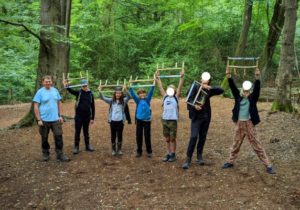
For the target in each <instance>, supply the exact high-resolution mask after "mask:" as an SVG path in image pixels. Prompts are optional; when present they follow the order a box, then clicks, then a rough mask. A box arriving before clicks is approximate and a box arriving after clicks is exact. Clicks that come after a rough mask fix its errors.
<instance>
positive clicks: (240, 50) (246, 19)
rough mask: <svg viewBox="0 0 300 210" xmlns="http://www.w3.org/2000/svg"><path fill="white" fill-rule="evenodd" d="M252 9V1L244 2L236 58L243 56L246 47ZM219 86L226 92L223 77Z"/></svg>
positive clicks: (226, 85) (226, 86)
mask: <svg viewBox="0 0 300 210" xmlns="http://www.w3.org/2000/svg"><path fill="white" fill-rule="evenodd" d="M252 8H253V0H245V7H244V16H243V26H242V29H241V32H240V37H239V41H238V44H237V46H236V49H235V56H237V57H239V56H244V55H245V49H246V45H247V40H248V34H249V30H250V26H251V20H252ZM221 86H222V88H224V89H225V90H228V88H229V87H228V82H227V78H226V77H224V79H223V82H222V84H221Z"/></svg>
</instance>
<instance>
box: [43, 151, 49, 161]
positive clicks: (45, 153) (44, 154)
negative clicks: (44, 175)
mask: <svg viewBox="0 0 300 210" xmlns="http://www.w3.org/2000/svg"><path fill="white" fill-rule="evenodd" d="M48 160H50V153H49V151H48V150H43V161H48Z"/></svg>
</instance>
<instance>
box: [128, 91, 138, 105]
mask: <svg viewBox="0 0 300 210" xmlns="http://www.w3.org/2000/svg"><path fill="white" fill-rule="evenodd" d="M129 93H130V96H131V97H132V98H133V100H134V101H135V103H138V102H139V97H138V96H137V95H136V94H135V92H134V90H133V88H132V87H130V88H129Z"/></svg>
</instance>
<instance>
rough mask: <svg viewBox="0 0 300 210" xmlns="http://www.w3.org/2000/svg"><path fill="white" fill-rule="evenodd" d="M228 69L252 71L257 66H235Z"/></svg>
mask: <svg viewBox="0 0 300 210" xmlns="http://www.w3.org/2000/svg"><path fill="white" fill-rule="evenodd" d="M228 67H230V68H237V69H245V68H246V69H252V68H256V67H257V66H233V65H229V66H228Z"/></svg>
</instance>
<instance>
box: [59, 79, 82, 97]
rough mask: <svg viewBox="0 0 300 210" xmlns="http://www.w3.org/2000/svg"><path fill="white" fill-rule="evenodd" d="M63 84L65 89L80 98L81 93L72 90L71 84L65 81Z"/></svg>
mask: <svg viewBox="0 0 300 210" xmlns="http://www.w3.org/2000/svg"><path fill="white" fill-rule="evenodd" d="M63 83H64V87H65V88H66V89H67V91H68V92H69V93H71V94H72V95H74V96H76V97H78V95H79V91H76V90H73V89H72V88H69V83H68V81H67V80H64V81H63Z"/></svg>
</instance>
